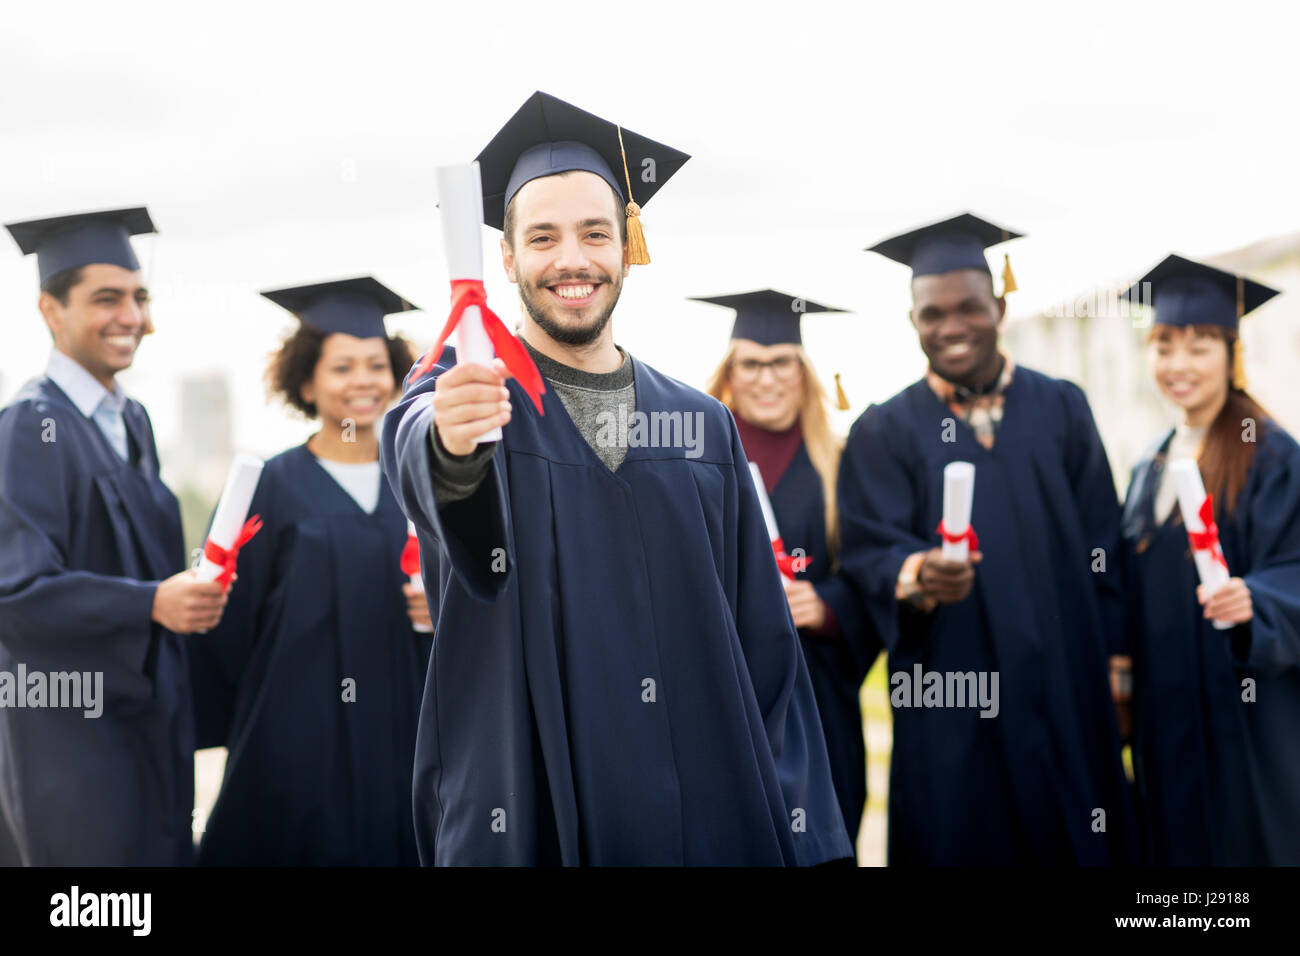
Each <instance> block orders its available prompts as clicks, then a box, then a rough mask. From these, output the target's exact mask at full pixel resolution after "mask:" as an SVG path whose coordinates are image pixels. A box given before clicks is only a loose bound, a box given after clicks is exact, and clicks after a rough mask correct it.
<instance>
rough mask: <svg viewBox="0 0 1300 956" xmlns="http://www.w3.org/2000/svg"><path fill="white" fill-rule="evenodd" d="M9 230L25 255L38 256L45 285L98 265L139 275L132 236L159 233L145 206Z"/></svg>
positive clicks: (34, 222) (57, 218)
mask: <svg viewBox="0 0 1300 956" xmlns="http://www.w3.org/2000/svg"><path fill="white" fill-rule="evenodd" d="M5 228H6V229H8V230H9V232H10V234H11V235H12V236H13V237H14V241H15V242H17V243H18V248H19V249H21V250H22V251H23V255H31V254H32V253H35V254H36V268H37V271H38V273H39V274H40V281H41V285H44V284H45V281H46V280H47V279H49V278H50V276H52V275H55V274H57V273H59V272H63V271H64V270H66V269H76V268H79V267H80V266H88V265H94V264H97V263H102V264H105V265H111V266H121V267H122V268H123V269H129V270H130V271H132V272H135V271H136V270H138V269H139V268H140V262H139V260H137V259H136V257H135V250H134V249H132V248H131V236H138V235H141V234H143V233H150V232H157V230H156V229H155V228H154V224H153V220H151V219H150V218H149V210H147V209H146V208H145V207H144V206H134V207H132V208H130V209H105V210H102V211H100V212H83V213H76V214H74V215H71V216H55V217H54V218H52V219H29V220H28V221H26V222H11V223H7V224H6V225H5Z"/></svg>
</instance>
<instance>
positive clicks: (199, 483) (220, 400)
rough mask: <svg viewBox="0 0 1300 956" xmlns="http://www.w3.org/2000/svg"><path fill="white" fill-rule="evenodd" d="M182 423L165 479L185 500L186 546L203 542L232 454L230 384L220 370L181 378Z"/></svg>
mask: <svg viewBox="0 0 1300 956" xmlns="http://www.w3.org/2000/svg"><path fill="white" fill-rule="evenodd" d="M180 385H181V421H180V430H179V432H178V437H177V439H176V441H175V443H174V444H173V445H172V446H171V448H170V449H168V451H167V452H166V454H165V456H164V458H163V472H164V474H163V477H164V479H165V480H166V481H167V483H168V484H169V485H170V486H171V488H172V490H173V491H174V492H175V493H176V496H177V497H178V498H179V499H180V503H181V519H182V523H183V524H184V528H185V543H186V547H187V548H196V547H198V546H199V545H200V544H202V541H203V537H204V535H205V533H206V530H207V524H208V519H209V517H210V516H211V514H212V509H213V508H214V507H216V503H217V499H218V498H219V497H221V489H222V488H223V487H224V485H225V483H226V471H227V470H228V469H229V468H230V459H231V458H232V457H233V449H232V442H231V411H230V386H229V383H228V382H227V381H226V377H225V376H224V375H223V374H221V373H218V372H210V373H205V374H202V375H187V376H185V377H184V378H182V379H181V383H180Z"/></svg>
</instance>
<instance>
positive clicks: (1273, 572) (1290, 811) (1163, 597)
mask: <svg viewBox="0 0 1300 956" xmlns="http://www.w3.org/2000/svg"><path fill="white" fill-rule="evenodd" d="M1170 437H1172V433H1170V434H1169V435H1166V436H1165V437H1164V438H1163V439H1162V440H1161V441H1160V442H1159V443H1158V444H1157V445H1156V446H1154V447H1153V448H1152V449H1151V451H1150V452H1148V454H1147V455H1146V456H1145V457H1144V458H1143V460H1142V461H1140V462H1139V463H1138V464H1137V466H1136V467H1135V468H1134V470H1133V480H1132V483H1131V484H1130V485H1129V494H1128V498H1127V500H1126V502H1125V509H1124V537H1125V541H1126V543H1127V545H1128V547H1129V560H1128V561H1127V566H1128V568H1129V574H1130V577H1131V579H1132V581H1133V589H1134V595H1133V597H1134V606H1135V612H1136V613H1134V614H1133V616H1132V624H1133V626H1132V627H1131V629H1130V632H1129V634H1130V639H1131V641H1132V652H1133V657H1134V662H1133V666H1134V675H1133V676H1134V694H1133V703H1134V743H1133V762H1134V770H1135V772H1136V776H1137V783H1138V795H1139V801H1140V809H1141V811H1142V817H1143V830H1144V832H1145V833H1146V835H1147V840H1146V844H1147V845H1146V850H1147V852H1148V854H1149V857H1148V858H1149V860H1150V862H1152V863H1154V864H1159V865H1198V866H1208V865H1216V866H1217V865H1230V866H1241V865H1264V864H1287V865H1290V866H1297V865H1300V446H1297V445H1296V442H1295V440H1294V439H1292V438H1291V436H1290V435H1288V434H1287V433H1286V432H1285V431H1283V430H1282V429H1281V428H1279V427H1277V426H1275V425H1273V424H1272V423H1268V424H1266V425H1263V426H1261V428H1260V432H1259V435H1258V441H1259V446H1258V449H1257V451H1256V454H1255V460H1254V462H1253V463H1252V465H1251V468H1250V471H1249V472H1248V474H1247V477H1246V484H1245V487H1244V488H1243V489H1242V491H1241V493H1240V495H1239V496H1238V498H1237V502H1236V507H1235V508H1234V510H1233V513H1232V515H1231V516H1230V517H1228V518H1224V517H1223V516H1222V508H1221V506H1220V505H1219V503H1218V502H1216V503H1215V509H1214V510H1215V512H1216V516H1217V518H1218V524H1219V539H1220V542H1221V543H1222V546H1223V553H1224V557H1225V559H1226V560H1227V562H1228V569H1229V571H1230V572H1231V573H1232V574H1233V575H1234V576H1236V577H1240V578H1242V579H1243V580H1244V581H1245V582H1246V585H1247V587H1249V588H1250V592H1251V604H1252V609H1253V614H1254V616H1253V618H1252V620H1251V621H1250V622H1248V623H1247V624H1243V625H1239V626H1238V627H1235V628H1232V629H1230V630H1227V631H1220V630H1216V629H1215V628H1214V626H1213V625H1212V624H1211V623H1210V622H1209V621H1207V620H1205V618H1204V617H1203V616H1202V611H1203V608H1202V606H1201V605H1200V604H1199V603H1198V602H1197V600H1196V585H1197V584H1198V583H1199V579H1198V577H1197V574H1196V566H1195V564H1194V562H1193V560H1192V557H1191V552H1190V549H1189V546H1188V542H1187V529H1186V527H1185V526H1184V525H1183V522H1182V515H1181V512H1180V511H1179V509H1178V508H1177V506H1175V507H1174V509H1173V511H1172V512H1171V513H1170V515H1169V517H1168V519H1167V520H1166V521H1165V522H1164V523H1163V524H1160V525H1156V524H1155V510H1154V500H1155V491H1156V484H1157V480H1158V478H1159V472H1158V470H1157V468H1156V467H1155V466H1154V465H1153V458H1154V457H1155V455H1154V452H1155V451H1157V450H1159V449H1165V448H1167V447H1168V443H1169V439H1170ZM1248 680H1249V681H1250V682H1252V683H1253V696H1254V699H1253V700H1251V701H1246V700H1244V699H1243V696H1244V695H1246V696H1249V695H1248V694H1247V688H1248V687H1250V685H1248V684H1246V681H1248Z"/></svg>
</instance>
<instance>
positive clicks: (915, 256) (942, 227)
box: [867, 212, 1021, 291]
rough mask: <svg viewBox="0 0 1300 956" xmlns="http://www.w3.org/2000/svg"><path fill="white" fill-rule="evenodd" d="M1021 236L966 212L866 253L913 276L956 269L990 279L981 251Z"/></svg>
mask: <svg viewBox="0 0 1300 956" xmlns="http://www.w3.org/2000/svg"><path fill="white" fill-rule="evenodd" d="M1020 236H1021V233H1018V232H1012V231H1011V230H1009V229H1004V228H1003V227H1001V226H997V225H994V224H993V223H991V222H988V221H987V220H984V219H981V218H980V217H979V216H976V215H974V214H972V213H969V212H965V213H962V214H961V215H960V216H954V217H953V218H951V219H945V220H944V221H943V222H936V223H932V224H931V225H928V226H922V227H921V228H919V229H913V230H911V231H910V232H904V233H902V234H900V235H897V236H893V237H891V238H889V239H885V240H883V241H881V242H878V243H876V244H875V245H874V246H871V247H870V248H869V249H868V250H867V251H868V252H878V253H880V254H881V255H882V256H887V257H889V258H890V259H893V260H894V261H895V262H901V263H902V264H903V265H905V266H910V267H911V269H912V275H913V276H924V275H937V274H940V273H944V272H956V271H957V270H958V269H979V270H981V271H983V272H989V274H990V275H991V274H992V273H991V272H990V270H989V264H988V261H987V260H986V259H985V258H984V250H985V249H986V248H987V247H989V246H995V245H997V244H998V243H1000V242H1006V241H1007V240H1008V239H1019V238H1020ZM1004 277H1005V272H1004ZM1013 290H1014V283H1011V284H1010V288H1008V289H1007V290H1006V291H1013Z"/></svg>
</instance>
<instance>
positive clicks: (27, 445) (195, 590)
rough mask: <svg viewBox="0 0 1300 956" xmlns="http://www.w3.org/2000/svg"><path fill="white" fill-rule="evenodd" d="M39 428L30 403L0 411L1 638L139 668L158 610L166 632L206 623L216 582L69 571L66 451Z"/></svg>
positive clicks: (87, 660)
mask: <svg viewBox="0 0 1300 956" xmlns="http://www.w3.org/2000/svg"><path fill="white" fill-rule="evenodd" d="M46 433H47V428H46V427H45V426H44V425H43V417H42V413H41V411H40V410H39V408H38V407H37V404H36V403H33V402H18V403H15V404H14V405H12V406H10V407H9V408H7V409H5V410H4V411H3V412H2V413H0V540H3V541H4V542H5V546H4V547H3V548H0V643H3V644H5V645H6V646H7V647H8V648H9V649H10V650H11V651H12V652H13V653H14V654H15V655H19V656H23V657H26V658H27V659H29V660H35V659H37V658H38V657H40V656H42V655H43V654H46V653H49V652H51V651H53V650H55V649H57V653H58V654H59V656H60V659H61V660H68V659H70V658H69V657H68V656H67V655H69V654H72V655H76V658H75V659H76V660H77V661H78V662H80V663H79V665H78V666H83V667H87V668H92V669H95V670H100V669H102V670H104V671H105V673H106V674H108V673H116V672H117V670H115V668H120V669H125V671H126V672H130V673H134V674H141V673H142V672H143V668H144V666H145V659H146V656H147V654H148V649H149V642H150V640H151V639H152V622H153V620H154V619H156V617H157V614H158V612H159V610H162V613H163V616H164V617H165V618H166V621H160V622H159V623H163V624H164V626H169V629H172V627H174V628H175V629H174V631H173V632H174V633H185V630H183V629H185V628H193V629H197V627H199V626H202V625H204V624H213V623H215V622H216V620H217V619H218V617H219V614H220V606H224V599H221V597H220V593H219V591H220V588H219V586H217V585H215V584H210V583H209V584H201V583H200V582H197V581H193V582H192V583H191V584H187V583H186V579H185V578H183V577H182V578H178V577H175V576H174V577H173V578H169V579H166V580H165V581H164V582H159V581H144V580H136V579H134V578H127V577H118V576H114V575H108V574H97V573H94V572H91V571H72V570H69V568H68V563H69V561H68V555H69V554H70V553H72V551H73V549H74V548H75V547H76V545H75V542H76V540H77V531H78V528H77V527H76V524H77V521H78V515H77V512H76V511H75V510H73V509H69V507H68V497H69V487H70V472H71V469H72V467H73V465H74V463H73V462H70V461H69V460H68V457H69V456H70V455H71V454H72V453H73V449H72V446H71V445H70V444H69V443H68V442H62V443H60V442H59V441H58V440H57V439H56V440H54V441H44V440H43V439H42V435H43V434H46ZM56 434H57V433H56ZM177 571H178V574H188V572H183V571H181V569H180V568H178V569H177ZM163 584H166V585H167V586H166V587H165V588H164V587H163ZM209 591H211V592H214V594H215V597H213V596H212V595H209V594H208V593H207V592H209ZM209 597H212V598H213V599H212V600H211V601H209V600H208V598H209ZM199 604H202V605H203V606H202V607H199V606H198V605H199ZM208 605H212V607H209V606H208ZM213 608H215V614H213V613H212V611H213ZM139 689H140V690H141V692H142V693H145V692H148V693H151V691H150V690H149V688H148V687H147V686H144V685H141V687H140V688H139Z"/></svg>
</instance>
